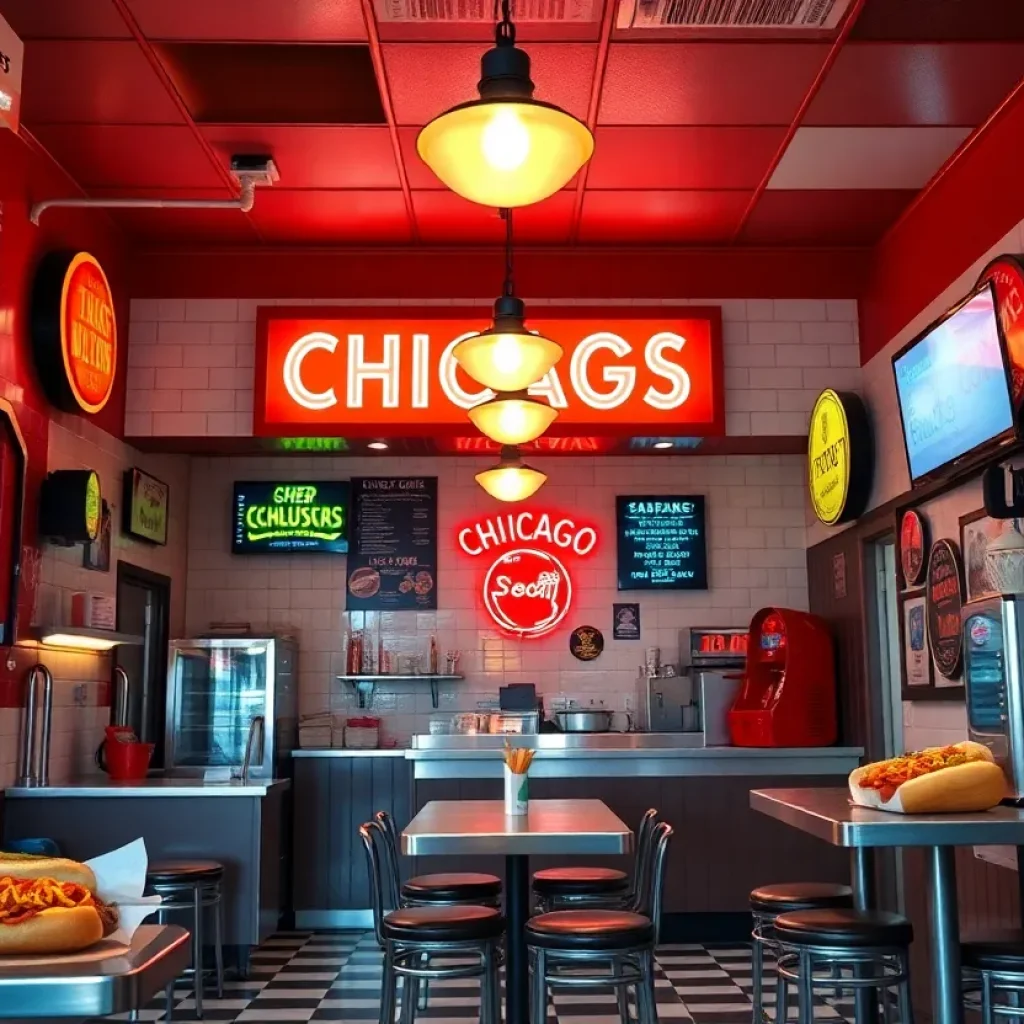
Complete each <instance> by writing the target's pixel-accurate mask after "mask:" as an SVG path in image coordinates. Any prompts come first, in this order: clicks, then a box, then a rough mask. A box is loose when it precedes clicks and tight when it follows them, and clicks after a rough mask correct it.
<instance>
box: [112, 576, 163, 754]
mask: <svg viewBox="0 0 1024 1024" xmlns="http://www.w3.org/2000/svg"><path fill="white" fill-rule="evenodd" d="M170 610H171V581H170V579H169V578H168V577H167V576H160V575H158V574H157V573H154V572H149V571H148V570H146V569H140V568H139V567H138V566H135V565H129V564H128V563H127V562H120V561H119V562H118V563H117V628H118V631H119V632H122V633H132V634H135V635H136V636H142V637H144V638H145V639H144V642H143V644H142V645H141V646H130V645H127V644H123V645H121V646H120V647H118V648H117V659H116V661H117V664H118V665H119V666H120V667H121V668H123V669H124V670H125V672H127V673H128V681H129V688H128V724H129V725H131V726H132V727H133V728H134V729H135V732H136V733H137V734H138V737H139V739H141V740H142V741H143V742H144V743H155V744H156V750H154V752H153V767H155V768H162V767H163V764H164V760H163V758H164V716H165V713H166V707H167V644H168V640H169V629H170Z"/></svg>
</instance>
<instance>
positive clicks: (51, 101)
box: [22, 39, 182, 125]
mask: <svg viewBox="0 0 1024 1024" xmlns="http://www.w3.org/2000/svg"><path fill="white" fill-rule="evenodd" d="M22 116H23V117H24V119H25V121H26V123H28V124H29V125H37V124H45V123H48V122H49V123H57V124H59V123H76V122H78V123H80V122H92V123H96V124H181V123H182V116H181V113H180V112H179V110H178V108H177V106H176V105H175V103H174V101H173V100H172V99H171V97H170V94H169V93H168V92H167V89H166V88H164V86H163V84H162V83H161V81H160V79H159V78H158V77H157V74H156V72H155V71H154V70H153V67H152V65H151V64H150V63H149V61H148V60H146V58H145V56H144V55H143V52H142V50H141V49H140V47H139V46H138V44H137V43H136V42H135V41H134V40H130V41H125V42H96V41H89V42H83V41H70V40H64V39H61V40H37V41H36V42H32V43H29V44H28V46H27V47H26V52H25V88H24V104H23V106H22Z"/></svg>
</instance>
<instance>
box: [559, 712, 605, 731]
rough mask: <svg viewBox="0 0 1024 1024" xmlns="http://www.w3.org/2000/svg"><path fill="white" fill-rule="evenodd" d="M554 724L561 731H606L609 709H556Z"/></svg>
mask: <svg viewBox="0 0 1024 1024" xmlns="http://www.w3.org/2000/svg"><path fill="white" fill-rule="evenodd" d="M555 724H556V725H557V726H558V728H559V729H561V730H562V732H608V731H609V730H610V729H611V727H612V712H611V711H556V712H555Z"/></svg>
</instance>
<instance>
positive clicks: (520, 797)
mask: <svg viewBox="0 0 1024 1024" xmlns="http://www.w3.org/2000/svg"><path fill="white" fill-rule="evenodd" d="M533 753H534V752H533V751H532V750H527V749H526V748H525V747H513V746H510V745H509V742H508V740H506V741H505V813H506V814H515V815H519V814H526V813H528V811H529V809H530V785H529V776H528V775H527V772H528V771H529V770H530V762H531V761H532V760H533Z"/></svg>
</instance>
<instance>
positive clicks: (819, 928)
mask: <svg viewBox="0 0 1024 1024" xmlns="http://www.w3.org/2000/svg"><path fill="white" fill-rule="evenodd" d="M913 937H914V930H913V926H912V925H911V923H910V922H909V921H908V920H907V919H906V918H905V917H902V916H900V915H899V914H889V913H886V912H884V911H865V910H844V909H833V910H801V911H795V912H793V913H790V914H779V916H778V917H776V919H775V938H776V941H777V942H778V944H779V957H778V963H777V971H778V995H777V997H776V1003H775V1020H776V1022H777V1024H782V1022H784V1021H786V1020H787V1019H788V1011H789V986H790V985H791V984H792V985H795V986H796V988H797V994H798V1005H799V1024H814V995H815V992H817V991H818V990H820V989H832V990H836V989H838V990H840V991H852V992H861V991H864V990H868V991H871V992H875V993H877V994H878V995H880V996H881V997H882V999H883V1005H884V1008H885V1016H886V1020H888V1019H889V1017H890V1011H891V1009H892V1007H891V1003H890V1000H889V993H890V991H891V990H893V989H895V991H896V1007H897V1010H898V1013H899V1020H900V1024H913V1019H914V1018H913V1007H912V1006H911V1003H910V943H911V941H912V940H913ZM823 971H825V972H827V974H824V975H822V973H821V972H823Z"/></svg>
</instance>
